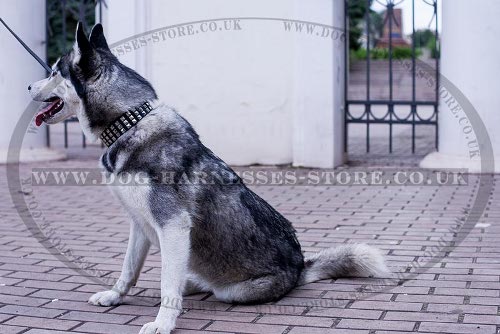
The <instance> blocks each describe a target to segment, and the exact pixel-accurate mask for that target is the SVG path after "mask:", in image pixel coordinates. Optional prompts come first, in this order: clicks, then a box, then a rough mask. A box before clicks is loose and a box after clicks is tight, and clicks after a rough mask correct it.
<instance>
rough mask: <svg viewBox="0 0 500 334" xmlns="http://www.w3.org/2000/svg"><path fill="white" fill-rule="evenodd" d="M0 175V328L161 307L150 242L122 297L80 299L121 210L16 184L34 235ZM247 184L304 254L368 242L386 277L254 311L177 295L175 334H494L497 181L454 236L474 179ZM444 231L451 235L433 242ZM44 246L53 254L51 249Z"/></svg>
mask: <svg viewBox="0 0 500 334" xmlns="http://www.w3.org/2000/svg"><path fill="white" fill-rule="evenodd" d="M42 165H43V166H49V167H64V168H74V167H95V166H96V165H97V164H96V162H95V160H87V159H81V160H71V161H65V162H53V163H45V164H37V165H36V166H34V165H23V166H22V168H21V170H22V173H21V175H22V176H23V177H27V176H30V175H31V174H30V172H31V168H33V167H40V166H42ZM290 170H291V169H290ZM346 170H347V171H352V167H349V168H347V169H346ZM291 171H293V170H291ZM306 172H307V171H306ZM1 173H2V176H1V181H0V182H1V186H2V187H1V189H2V190H1V193H0V198H1V201H0V206H1V211H0V219H1V224H0V333H2V334H7V333H29V334H34V333H47V334H48V333H52V334H55V333H68V332H70V333H138V331H139V329H140V326H141V325H142V324H144V323H146V322H149V321H151V320H152V319H153V317H154V315H155V314H156V312H157V307H158V304H159V302H160V300H159V298H158V295H159V273H160V271H159V265H160V262H159V254H158V251H157V250H156V249H154V250H152V253H151V255H150V256H149V257H148V260H147V263H146V265H145V267H144V269H143V274H142V276H141V278H140V281H139V283H138V284H137V287H136V288H134V290H133V294H134V296H131V297H128V298H127V299H126V301H125V304H124V305H121V306H116V307H106V308H99V307H95V306H91V305H88V304H87V303H86V301H87V299H88V298H89V296H90V295H91V294H92V293H94V292H96V291H100V290H102V289H103V287H102V286H101V285H102V282H104V283H106V282H108V283H109V282H112V281H113V278H116V277H117V276H118V275H119V271H120V268H121V261H122V258H123V255H124V252H125V248H126V243H127V236H128V219H127V217H126V216H125V214H124V213H123V211H122V210H121V209H120V207H119V205H118V204H117V202H116V200H115V199H114V198H113V197H112V196H111V195H110V192H109V190H108V189H106V188H105V187H98V186H90V187H82V186H65V187H49V186H40V187H33V192H32V193H31V194H30V193H29V189H26V190H25V193H24V194H20V193H15V194H14V195H15V196H17V198H18V199H19V198H25V199H26V200H27V202H28V204H29V206H30V207H31V209H32V212H31V213H32V214H33V216H35V220H36V222H37V224H38V226H39V227H40V228H41V231H42V232H43V233H42V235H38V237H37V238H35V237H33V236H32V233H34V232H36V229H34V230H33V229H32V231H30V230H29V229H28V227H33V226H31V225H30V224H28V225H26V223H25V222H23V220H22V219H21V218H20V215H19V213H18V212H17V211H16V209H15V208H14V205H13V203H12V200H11V196H10V194H9V192H8V189H7V185H6V174H5V171H4V170H2V172H1ZM498 179H499V177H495V180H494V182H496V181H497V180H498ZM491 182H493V181H491ZM253 188H254V189H255V191H256V192H257V193H258V194H259V195H261V196H263V197H264V198H265V199H266V200H268V201H269V202H270V203H271V204H272V205H274V206H275V207H276V208H277V209H278V210H279V211H280V212H281V213H283V214H284V215H285V216H286V217H287V218H289V219H290V220H291V221H292V222H293V224H294V226H295V228H296V229H297V231H298V237H299V240H300V242H301V244H302V246H303V250H304V251H305V252H306V253H307V252H315V251H318V250H320V249H323V248H325V247H331V246H335V245H338V244H341V243H346V242H367V243H369V244H371V245H375V246H377V247H379V248H380V249H381V250H382V251H383V253H384V254H385V255H386V257H387V259H388V262H389V265H390V268H391V270H392V271H393V272H394V273H395V274H394V276H393V277H392V278H389V277H388V278H386V279H345V278H342V279H330V280H324V281H320V282H316V283H312V284H308V285H306V286H302V287H300V288H297V289H295V290H294V291H292V292H291V293H290V294H288V295H287V296H285V297H284V298H283V299H281V300H280V301H278V302H276V303H272V304H266V305H257V306H238V305H229V304H224V303H220V302H218V301H217V300H215V299H214V297H213V296H212V295H210V294H199V295H194V296H191V297H188V298H187V299H186V300H185V302H184V308H185V312H184V313H183V314H182V316H181V317H180V318H179V320H178V329H177V330H176V333H195V332H199V331H203V332H224V333H227V332H230V333H360V334H361V333H366V334H368V333H370V334H373V333H377V334H382V333H406V332H419V333H478V334H487V333H492V334H493V333H498V332H499V329H498V328H500V317H499V316H498V314H499V307H498V306H499V301H500V298H499V297H500V296H499V291H500V282H499V275H500V259H499V253H500V225H499V222H498V220H499V219H500V206H499V204H498V203H499V198H498V197H499V195H500V190H499V189H498V188H497V187H495V186H493V190H492V195H491V197H490V200H489V202H488V203H487V205H486V211H485V212H484V214H483V215H482V217H481V218H480V219H479V221H477V222H473V224H472V225H469V226H468V227H470V229H469V230H467V231H465V230H466V228H462V229H460V227H461V226H462V224H463V220H461V219H462V218H463V217H464V212H467V211H468V210H470V208H471V206H472V205H473V202H474V198H475V194H476V191H477V188H478V183H477V177H470V178H469V179H468V185H462V186H457V185H452V186H450V185H444V186H438V185H394V186H385V185H377V186H374V185H351V186H328V185H315V186H306V185H295V186H279V185H278V186H276V185H274V186H270V185H260V186H254V187H253ZM19 207H20V206H19V205H18V208H19ZM21 213H22V212H21ZM463 238H464V240H463V241H462V240H461V239H463ZM40 240H42V242H41V241H40ZM43 240H45V241H43ZM450 240H455V243H454V244H453V243H451V244H448V243H445V242H444V241H450ZM50 247H52V248H50ZM50 250H52V251H53V252H54V253H60V252H62V253H64V254H58V256H55V255H53V254H51V252H50ZM440 252H441V253H440ZM441 255H443V256H444V257H441ZM433 260H435V261H434V262H435V263H433ZM426 265H427V266H428V268H425V266H426ZM419 267H424V268H423V269H422V268H421V269H418V268H419ZM75 268H77V270H75ZM416 270H420V273H419V274H416V273H415V271H416ZM398 272H399V274H396V273H398ZM497 326H498V328H497Z"/></svg>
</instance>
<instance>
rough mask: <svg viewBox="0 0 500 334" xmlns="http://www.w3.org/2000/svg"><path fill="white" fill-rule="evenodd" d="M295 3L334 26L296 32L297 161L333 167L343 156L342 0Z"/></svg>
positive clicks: (308, 16) (303, 15)
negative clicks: (309, 31)
mask: <svg viewBox="0 0 500 334" xmlns="http://www.w3.org/2000/svg"><path fill="white" fill-rule="evenodd" d="M294 4H295V17H297V18H299V19H300V20H304V21H311V22H321V23H324V24H326V25H329V26H332V27H335V29H329V28H325V27H319V28H318V29H315V30H316V31H315V33H313V34H297V35H296V36H297V39H296V41H295V50H296V55H295V75H294V83H295V90H294V92H293V98H294V104H293V120H294V123H293V164H294V165H295V166H307V167H323V168H332V167H336V166H338V165H341V164H343V163H344V161H345V154H344V105H345V99H344V91H345V82H344V70H345V66H346V65H345V56H344V54H345V51H344V48H345V43H344V38H345V34H344V32H343V31H342V30H341V29H343V27H344V1H343V0H334V1H331V0H316V1H300V0H299V1H294ZM311 35H312V36H311ZM318 37H320V38H318Z"/></svg>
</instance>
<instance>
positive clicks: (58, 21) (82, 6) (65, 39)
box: [47, 0, 96, 64]
mask: <svg viewBox="0 0 500 334" xmlns="http://www.w3.org/2000/svg"><path fill="white" fill-rule="evenodd" d="M95 5H96V1H95V0H47V61H48V63H49V64H53V63H54V62H55V61H56V60H57V58H58V57H59V56H61V54H63V53H64V52H66V51H68V50H69V49H70V48H71V46H72V45H73V42H74V39H75V30H76V24H77V23H78V21H81V22H83V24H84V27H85V29H86V30H87V31H88V30H89V29H90V27H92V26H93V25H94V24H95ZM63 13H65V15H63ZM64 19H65V20H64ZM63 20H64V21H63ZM64 23H65V25H64Z"/></svg>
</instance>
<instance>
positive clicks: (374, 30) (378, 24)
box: [347, 0, 384, 50]
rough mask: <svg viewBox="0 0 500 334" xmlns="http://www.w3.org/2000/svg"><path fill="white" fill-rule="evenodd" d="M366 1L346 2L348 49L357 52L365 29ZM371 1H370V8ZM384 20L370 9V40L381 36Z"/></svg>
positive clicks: (354, 0) (353, 0)
mask: <svg viewBox="0 0 500 334" xmlns="http://www.w3.org/2000/svg"><path fill="white" fill-rule="evenodd" d="M367 1H368V0H350V1H349V2H348V8H347V13H348V15H349V48H350V49H351V50H358V49H359V48H360V47H361V42H360V40H361V36H363V34H364V33H365V31H364V30H365V29H366V23H365V20H366V6H367ZM372 3H373V0H370V7H371V5H372ZM383 26H384V18H383V16H382V15H381V14H380V13H377V12H375V11H374V10H372V9H370V35H371V36H372V38H373V39H372V40H375V38H377V37H379V36H380V35H381V34H382V29H383Z"/></svg>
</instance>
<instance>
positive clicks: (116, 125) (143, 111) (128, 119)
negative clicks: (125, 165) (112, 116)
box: [100, 101, 153, 147]
mask: <svg viewBox="0 0 500 334" xmlns="http://www.w3.org/2000/svg"><path fill="white" fill-rule="evenodd" d="M152 110H153V107H152V106H151V104H150V103H149V102H147V101H146V102H144V103H143V104H142V105H140V106H139V107H136V108H134V109H131V110H128V111H127V112H125V113H123V114H122V115H121V116H120V117H118V118H117V119H116V120H115V121H114V122H113V123H111V125H110V126H108V127H107V128H106V129H104V131H103V132H102V133H101V135H100V138H101V140H102V142H103V143H104V145H106V146H107V147H110V146H111V145H113V143H114V142H115V141H116V140H117V139H118V138H120V137H121V136H122V135H123V134H124V133H125V132H127V131H128V130H130V129H132V128H133V127H134V126H136V124H137V123H139V122H140V120H141V119H143V118H144V116H146V115H147V114H149V113H150V112H151V111H152Z"/></svg>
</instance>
